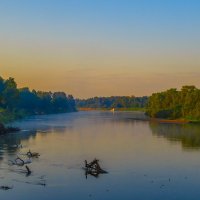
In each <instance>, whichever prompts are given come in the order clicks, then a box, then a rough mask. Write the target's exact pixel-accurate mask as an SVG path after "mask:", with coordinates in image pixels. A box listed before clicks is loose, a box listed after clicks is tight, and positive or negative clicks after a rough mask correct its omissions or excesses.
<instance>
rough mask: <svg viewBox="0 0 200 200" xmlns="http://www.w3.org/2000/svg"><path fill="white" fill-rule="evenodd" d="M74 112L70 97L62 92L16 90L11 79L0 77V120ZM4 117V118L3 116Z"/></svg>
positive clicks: (71, 97)
mask: <svg viewBox="0 0 200 200" xmlns="http://www.w3.org/2000/svg"><path fill="white" fill-rule="evenodd" d="M75 110H76V106H75V100H74V98H73V96H72V95H66V94H65V93H64V92H43V91H36V90H32V91H30V89H29V88H27V87H25V88H17V84H16V82H15V80H14V79H13V78H8V79H7V80H4V79H3V78H2V77H0V120H1V119H2V118H5V117H6V116H7V117H8V118H9V117H11V116H12V117H15V116H17V115H18V116H24V115H34V114H51V113H64V112H72V111H75ZM5 115H6V116H5Z"/></svg>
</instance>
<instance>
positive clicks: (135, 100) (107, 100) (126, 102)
mask: <svg viewBox="0 0 200 200" xmlns="http://www.w3.org/2000/svg"><path fill="white" fill-rule="evenodd" d="M147 100H148V98H147V97H134V96H112V97H94V98H89V99H83V100H82V99H76V105H77V107H78V108H95V109H96V108H98V109H99V108H100V109H111V108H117V109H122V110H123V108H144V107H145V106H146V104H147Z"/></svg>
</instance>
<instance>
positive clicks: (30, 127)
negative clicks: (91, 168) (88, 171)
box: [0, 111, 200, 200]
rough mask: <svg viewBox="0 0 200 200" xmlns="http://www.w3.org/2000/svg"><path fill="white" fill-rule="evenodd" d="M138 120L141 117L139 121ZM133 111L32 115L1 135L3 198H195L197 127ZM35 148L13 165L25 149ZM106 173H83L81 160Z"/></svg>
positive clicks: (199, 150) (199, 174)
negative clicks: (24, 162)
mask: <svg viewBox="0 0 200 200" xmlns="http://www.w3.org/2000/svg"><path fill="white" fill-rule="evenodd" d="M140 119H141V120H140ZM143 119H145V116H144V114H143V113H140V112H115V113H112V112H100V111H90V112H76V113H67V114H59V115H47V116H34V117H30V118H27V119H25V120H22V121H18V122H15V123H13V124H12V125H14V126H18V127H20V128H21V131H20V132H19V133H12V134H9V135H6V136H0V186H9V187H11V188H12V189H10V190H0V198H1V199H3V200H10V199H15V200H26V199H29V200H35V199H37V200H40V199H42V200H47V199H48V200H55V199H59V200H64V199H65V200H66V199H75V200H78V199H81V200H85V199H96V200H107V199H108V200H118V199H119V200H122V199H126V200H129V199H130V200H133V199H136V200H173V199H174V200H175V199H176V200H186V199H187V200H196V199H198V200H199V196H200V189H199V185H200V125H194V124H193V125H192V124H185V125H180V124H160V123H155V122H154V123H152V122H149V121H145V120H143ZM29 149H30V150H31V151H33V152H38V153H40V157H39V158H33V159H31V163H30V164H28V166H29V168H30V170H31V171H32V173H31V174H30V175H27V174H26V170H25V167H24V166H22V167H20V166H16V165H12V164H11V161H14V160H15V158H16V157H17V156H19V157H20V158H22V159H24V160H27V159H28V158H27V156H26V153H27V151H28V150H29ZM94 158H98V159H99V160H100V165H101V167H102V168H103V169H105V170H106V171H108V174H100V175H99V176H98V177H94V176H91V175H88V176H87V178H86V175H85V171H84V169H83V167H84V160H88V161H92V160H93V159H94Z"/></svg>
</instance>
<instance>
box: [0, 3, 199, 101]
mask: <svg viewBox="0 0 200 200" xmlns="http://www.w3.org/2000/svg"><path fill="white" fill-rule="evenodd" d="M0 76H2V77H3V78H8V77H10V76H11V77H14V78H15V80H16V81H17V83H18V86H19V87H24V86H28V87H30V88H31V89H33V88H35V89H37V90H47V91H49V90H51V91H56V90H59V91H61V90H62V91H65V92H67V93H70V94H73V95H74V96H75V97H81V98H86V97H92V96H111V95H136V96H141V95H149V94H151V93H152V92H156V91H161V90H165V89H168V88H170V87H177V88H180V87H181V86H182V85H186V84H187V85H196V86H197V87H200V1H199V0H0Z"/></svg>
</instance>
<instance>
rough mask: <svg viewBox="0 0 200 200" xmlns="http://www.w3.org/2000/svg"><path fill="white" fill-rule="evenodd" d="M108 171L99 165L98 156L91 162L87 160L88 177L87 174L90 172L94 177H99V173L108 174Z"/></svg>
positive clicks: (86, 172) (86, 170)
mask: <svg viewBox="0 0 200 200" xmlns="http://www.w3.org/2000/svg"><path fill="white" fill-rule="evenodd" d="M106 173H108V172H106V171H105V170H103V169H102V168H101V167H100V165H99V160H97V159H96V158H95V159H94V160H93V161H92V162H90V163H87V160H85V176H86V178H87V175H88V174H90V175H92V176H94V177H96V178H97V177H98V176H99V174H106Z"/></svg>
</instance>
